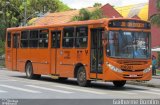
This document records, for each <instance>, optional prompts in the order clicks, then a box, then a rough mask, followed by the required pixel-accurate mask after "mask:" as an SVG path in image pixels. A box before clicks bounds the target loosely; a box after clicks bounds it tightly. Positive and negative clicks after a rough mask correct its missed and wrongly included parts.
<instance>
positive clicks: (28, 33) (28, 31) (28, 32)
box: [20, 30, 30, 48]
mask: <svg viewBox="0 0 160 105" xmlns="http://www.w3.org/2000/svg"><path fill="white" fill-rule="evenodd" d="M23 32H27V38H26V39H23V38H22V35H23ZM29 37H30V30H23V31H21V41H20V48H29ZM22 41H27V46H26V47H22Z"/></svg>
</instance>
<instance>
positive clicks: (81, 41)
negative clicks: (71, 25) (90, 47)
mask: <svg viewBox="0 0 160 105" xmlns="http://www.w3.org/2000/svg"><path fill="white" fill-rule="evenodd" d="M87 42H88V27H86V26H81V27H77V28H76V47H77V48H86V47H87Z"/></svg>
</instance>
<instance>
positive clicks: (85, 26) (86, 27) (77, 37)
mask: <svg viewBox="0 0 160 105" xmlns="http://www.w3.org/2000/svg"><path fill="white" fill-rule="evenodd" d="M78 28H85V29H86V30H85V34H86V35H85V36H80V37H79V36H77V30H78ZM75 30H76V36H75V48H77V49H85V48H88V35H89V34H88V30H89V29H88V26H87V25H84V26H77V27H76V29H75ZM78 31H80V29H79V30H78ZM82 38H86V46H85V47H81V46H80V47H77V39H82Z"/></svg>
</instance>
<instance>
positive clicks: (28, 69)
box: [25, 62, 41, 79]
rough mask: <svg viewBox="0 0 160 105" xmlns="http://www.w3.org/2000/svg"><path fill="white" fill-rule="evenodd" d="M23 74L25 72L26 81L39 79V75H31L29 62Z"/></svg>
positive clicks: (31, 69) (31, 70)
mask: <svg viewBox="0 0 160 105" xmlns="http://www.w3.org/2000/svg"><path fill="white" fill-rule="evenodd" d="M25 72H26V77H27V78H28V79H39V78H40V77H41V75H39V74H34V73H33V67H32V63H31V62H28V63H27V65H26V68H25Z"/></svg>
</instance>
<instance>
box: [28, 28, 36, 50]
mask: <svg viewBox="0 0 160 105" xmlns="http://www.w3.org/2000/svg"><path fill="white" fill-rule="evenodd" d="M29 47H31V48H36V47H38V30H32V31H30V39H29Z"/></svg>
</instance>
